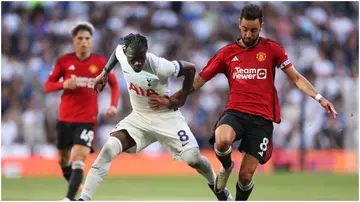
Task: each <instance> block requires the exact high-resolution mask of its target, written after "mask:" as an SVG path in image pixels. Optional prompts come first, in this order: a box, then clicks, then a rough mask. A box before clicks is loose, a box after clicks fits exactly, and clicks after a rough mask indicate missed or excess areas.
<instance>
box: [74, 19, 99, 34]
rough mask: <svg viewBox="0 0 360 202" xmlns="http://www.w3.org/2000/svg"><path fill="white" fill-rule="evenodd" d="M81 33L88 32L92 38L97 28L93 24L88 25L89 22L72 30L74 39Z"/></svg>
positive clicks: (79, 24)
mask: <svg viewBox="0 0 360 202" xmlns="http://www.w3.org/2000/svg"><path fill="white" fill-rule="evenodd" d="M79 31H88V32H89V33H90V35H91V36H92V35H93V33H94V31H95V28H94V26H93V25H92V24H90V23H88V22H81V23H78V24H77V25H75V27H74V28H73V29H72V30H71V34H72V36H73V37H75V36H76V35H77V34H78V33H79Z"/></svg>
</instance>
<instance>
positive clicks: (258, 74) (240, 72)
mask: <svg viewBox="0 0 360 202" xmlns="http://www.w3.org/2000/svg"><path fill="white" fill-rule="evenodd" d="M266 76H267V69H264V68H258V69H256V68H241V67H235V72H234V74H233V79H266Z"/></svg>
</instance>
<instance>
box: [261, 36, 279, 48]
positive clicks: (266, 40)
mask: <svg viewBox="0 0 360 202" xmlns="http://www.w3.org/2000/svg"><path fill="white" fill-rule="evenodd" d="M260 40H261V41H262V43H263V44H264V45H267V46H270V47H271V48H283V46H282V45H281V44H280V43H279V42H277V41H275V40H272V39H269V38H264V37H260Z"/></svg>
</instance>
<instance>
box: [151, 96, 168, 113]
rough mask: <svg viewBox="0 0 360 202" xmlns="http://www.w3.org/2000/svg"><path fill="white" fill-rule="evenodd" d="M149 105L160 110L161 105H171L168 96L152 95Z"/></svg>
mask: <svg viewBox="0 0 360 202" xmlns="http://www.w3.org/2000/svg"><path fill="white" fill-rule="evenodd" d="M149 105H150V107H151V108H153V109H155V110H158V109H159V108H160V107H167V106H169V105H170V99H169V98H168V97H150V98H149Z"/></svg>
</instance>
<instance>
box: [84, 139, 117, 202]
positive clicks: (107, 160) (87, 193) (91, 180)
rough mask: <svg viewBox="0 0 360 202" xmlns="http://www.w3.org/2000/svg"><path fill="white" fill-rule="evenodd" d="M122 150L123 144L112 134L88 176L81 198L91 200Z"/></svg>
mask: <svg viewBox="0 0 360 202" xmlns="http://www.w3.org/2000/svg"><path fill="white" fill-rule="evenodd" d="M121 152H122V144H121V142H120V140H119V139H118V138H116V137H112V136H110V137H109V139H108V141H107V142H106V143H105V144H104V146H103V148H102V149H101V151H100V154H99V156H98V157H97V158H96V160H95V162H94V164H93V166H92V167H91V169H90V171H89V173H88V175H87V177H86V180H85V184H84V187H83V190H82V192H81V196H80V198H82V199H84V200H85V201H90V200H91V198H92V197H93V195H94V194H95V192H96V190H97V188H98V186H99V185H100V183H101V182H102V181H103V179H104V178H105V176H106V175H107V173H108V171H109V168H110V165H111V162H112V160H113V159H114V158H115V157H116V156H117V155H119V154H120V153H121Z"/></svg>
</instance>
